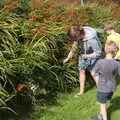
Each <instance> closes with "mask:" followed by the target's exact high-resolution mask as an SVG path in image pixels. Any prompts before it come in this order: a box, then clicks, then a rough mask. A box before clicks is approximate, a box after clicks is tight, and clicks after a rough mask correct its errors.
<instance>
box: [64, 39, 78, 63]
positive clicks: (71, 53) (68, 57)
mask: <svg viewBox="0 0 120 120" xmlns="http://www.w3.org/2000/svg"><path fill="white" fill-rule="evenodd" d="M76 49H77V41H74V43H73V44H72V48H71V50H70V52H69V54H68V56H67V58H66V59H65V60H64V61H63V63H66V62H68V61H69V60H70V59H71V58H72V57H73V55H74V53H75V52H76Z"/></svg>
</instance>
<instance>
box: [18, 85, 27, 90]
mask: <svg viewBox="0 0 120 120" xmlns="http://www.w3.org/2000/svg"><path fill="white" fill-rule="evenodd" d="M26 87H27V86H26V85H25V84H19V85H18V86H17V87H16V91H17V92H20V91H22V90H23V89H24V88H26Z"/></svg>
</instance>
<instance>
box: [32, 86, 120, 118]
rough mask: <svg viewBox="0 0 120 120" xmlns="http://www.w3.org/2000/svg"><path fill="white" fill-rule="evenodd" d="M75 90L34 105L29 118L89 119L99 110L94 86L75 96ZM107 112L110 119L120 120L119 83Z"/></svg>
mask: <svg viewBox="0 0 120 120" xmlns="http://www.w3.org/2000/svg"><path fill="white" fill-rule="evenodd" d="M77 91H78V88H76V89H75V90H73V91H72V92H71V93H65V94H60V95H59V96H58V98H57V100H53V103H52V104H49V105H47V106H46V105H44V106H40V105H36V107H35V111H34V112H33V114H32V115H31V120H90V118H91V117H92V116H95V115H96V114H98V111H99V105H98V103H97V102H96V87H94V88H92V89H89V90H88V91H87V92H86V93H85V94H84V95H82V96H80V97H78V98H75V97H74V95H75V93H76V92H77ZM48 102H49V101H48ZM108 113H109V116H110V120H120V85H118V87H117V90H116V92H115V94H114V96H113V98H112V101H111V103H110V104H109V108H108Z"/></svg>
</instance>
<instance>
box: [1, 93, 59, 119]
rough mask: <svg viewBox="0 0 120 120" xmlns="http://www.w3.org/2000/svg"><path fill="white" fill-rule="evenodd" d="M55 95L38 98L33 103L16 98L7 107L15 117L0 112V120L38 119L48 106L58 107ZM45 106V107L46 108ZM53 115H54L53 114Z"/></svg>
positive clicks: (28, 99) (8, 112) (9, 113)
mask: <svg viewBox="0 0 120 120" xmlns="http://www.w3.org/2000/svg"><path fill="white" fill-rule="evenodd" d="M56 96H57V94H56V93H55V92H54V94H53V93H52V94H48V95H41V96H39V97H38V98H37V99H36V100H37V101H34V102H31V101H30V98H29V97H28V98H24V97H23V96H22V97H21V96H17V99H16V98H14V99H13V100H12V101H11V102H10V103H9V107H10V108H12V109H13V110H14V111H15V112H16V113H17V115H15V114H13V113H12V112H10V111H7V110H4V111H0V120H36V119H40V118H41V117H42V116H43V115H44V114H45V113H46V112H47V113H48V112H50V113H51V111H48V110H47V107H48V106H51V105H55V106H57V105H60V104H59V103H58V102H57V98H56ZM46 106H47V107H46ZM53 114H54V113H53Z"/></svg>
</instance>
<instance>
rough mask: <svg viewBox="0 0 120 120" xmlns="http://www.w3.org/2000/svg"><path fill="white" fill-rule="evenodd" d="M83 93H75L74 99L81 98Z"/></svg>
mask: <svg viewBox="0 0 120 120" xmlns="http://www.w3.org/2000/svg"><path fill="white" fill-rule="evenodd" d="M83 94H84V93H81V92H79V93H77V94H76V95H75V97H79V96H81V95H83Z"/></svg>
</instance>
